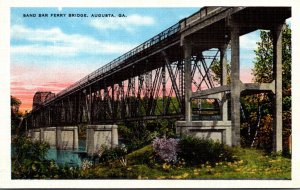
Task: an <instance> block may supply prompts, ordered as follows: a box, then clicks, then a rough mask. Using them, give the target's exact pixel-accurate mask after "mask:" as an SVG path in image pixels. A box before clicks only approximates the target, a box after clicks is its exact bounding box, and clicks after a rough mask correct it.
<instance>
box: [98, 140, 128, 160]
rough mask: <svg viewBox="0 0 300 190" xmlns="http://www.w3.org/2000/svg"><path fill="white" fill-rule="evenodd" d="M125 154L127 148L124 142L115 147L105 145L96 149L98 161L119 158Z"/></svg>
mask: <svg viewBox="0 0 300 190" xmlns="http://www.w3.org/2000/svg"><path fill="white" fill-rule="evenodd" d="M126 154H127V148H126V147H125V145H124V144H122V145H120V146H116V147H115V148H108V147H107V146H102V147H101V149H100V150H99V151H98V158H99V162H100V163H104V162H108V161H113V160H116V159H120V158H121V157H123V156H125V155H126Z"/></svg>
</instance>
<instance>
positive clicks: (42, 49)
mask: <svg viewBox="0 0 300 190" xmlns="http://www.w3.org/2000/svg"><path fill="white" fill-rule="evenodd" d="M199 9H200V7H196V8H195V7H193V8H58V7H57V8H11V32H10V33H11V92H12V94H13V95H15V96H17V97H19V98H21V100H22V102H23V103H24V104H25V105H27V107H28V106H29V105H30V104H31V101H32V97H33V94H34V92H35V91H38V90H49V91H52V92H55V93H57V92H59V91H61V90H62V89H64V88H65V87H67V86H68V85H70V84H72V83H74V82H76V81H78V80H79V79H81V78H83V77H84V76H86V75H87V74H89V73H91V72H92V71H94V70H96V69H98V68H99V67H101V66H103V65H105V64H106V63H108V62H110V61H112V60H113V59H115V58H117V57H118V56H120V55H122V54H124V53H126V52H127V51H129V50H131V49H133V48H134V47H136V46H138V45H139V44H141V43H143V42H144V41H146V40H148V39H150V38H151V37H153V36H155V35H156V34H158V33H159V32H161V31H163V30H165V29H167V28H168V27H170V26H172V25H173V24H176V23H177V22H178V21H179V20H181V19H183V18H185V17H188V16H189V15H191V14H193V13H194V12H196V11H198V10H199ZM24 14H25V15H28V14H36V17H24ZM39 14H48V17H39ZM51 14H67V15H68V14H87V15H88V16H89V17H86V18H82V17H72V18H70V17H68V16H66V17H52V16H51ZM91 14H114V15H115V17H113V18H107V17H106V18H104V17H100V18H91V17H90V16H91ZM119 14H124V15H126V17H118V15H119ZM258 40H259V31H256V32H253V33H250V34H248V35H245V36H242V37H240V43H241V72H242V73H246V75H247V76H245V74H243V77H244V78H245V79H246V80H248V81H249V80H251V79H249V78H250V77H251V68H252V66H253V64H252V60H253V58H254V56H255V54H254V52H253V50H254V49H255V48H256V42H257V41H258ZM28 108H29V107H28Z"/></svg>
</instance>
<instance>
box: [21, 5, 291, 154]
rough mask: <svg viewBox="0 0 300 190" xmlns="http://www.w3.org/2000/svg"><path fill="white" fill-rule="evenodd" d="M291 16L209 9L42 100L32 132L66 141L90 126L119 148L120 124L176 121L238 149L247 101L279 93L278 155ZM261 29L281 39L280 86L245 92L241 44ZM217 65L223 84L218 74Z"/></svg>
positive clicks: (277, 52)
mask: <svg viewBox="0 0 300 190" xmlns="http://www.w3.org/2000/svg"><path fill="white" fill-rule="evenodd" d="M290 16H291V8H290V7H203V8H201V9H200V10H199V11H198V12H196V13H194V14H193V15H191V16H189V17H187V18H185V19H182V20H180V21H179V22H178V23H176V24H175V25H173V26H171V27H170V28H167V29H166V30H164V31H162V32H161V33H159V34H158V35H156V36H154V37H153V38H151V39H149V40H147V41H145V42H144V43H142V44H141V45H139V46H137V47H136V48H134V49H132V50H131V51H129V52H127V53H125V54H124V55H122V56H120V57H118V58H116V59H114V60H112V61H111V62H109V63H108V64H106V65H104V66H103V67H101V68H99V69H97V70H96V71H94V72H92V73H91V74H89V75H87V76H86V77H84V78H82V79H81V80H79V81H78V82H76V83H74V84H73V85H71V86H69V87H68V88H66V89H64V90H63V91H61V92H59V93H58V94H56V95H54V94H51V93H44V94H43V93H41V92H39V93H37V94H36V95H35V97H34V107H33V110H32V111H31V113H30V114H29V116H28V117H27V118H26V121H27V124H28V128H30V129H31V130H32V131H38V130H40V131H39V136H40V137H41V136H45V135H41V130H42V129H43V130H48V129H50V128H51V127H56V129H55V130H56V131H57V128H58V127H60V128H61V129H60V132H59V133H63V131H61V130H63V129H66V126H72V127H71V128H70V129H69V130H68V131H73V130H74V128H73V126H78V125H79V124H86V125H89V126H90V128H89V130H90V131H91V130H94V131H96V130H98V128H101V130H102V129H105V127H106V126H110V127H106V130H108V131H110V132H111V133H110V135H111V136H112V138H113V139H114V140H112V141H113V142H114V144H116V143H117V141H116V138H117V132H116V124H118V123H122V122H125V121H144V120H154V119H158V118H165V119H168V118H175V119H177V120H178V121H177V122H176V132H177V133H178V134H180V135H182V134H189V135H196V136H200V137H210V138H213V139H219V140H221V141H222V142H224V143H226V144H228V145H232V146H238V145H239V144H240V96H241V94H255V93H261V92H273V94H274V100H273V105H274V118H275V122H274V129H275V130H274V131H275V132H274V150H276V151H279V150H282V92H281V91H282V31H283V28H284V23H285V20H286V19H287V18H289V17H290ZM257 29H266V30H270V31H271V32H272V34H273V37H274V51H273V54H274V62H273V64H274V66H273V70H274V71H273V73H274V76H273V82H271V83H268V84H253V83H248V84H244V83H242V82H241V80H240V53H239V51H240V41H239V37H240V36H241V35H244V34H247V33H250V32H252V31H255V30H257ZM229 49H230V51H228V50H229ZM228 52H230V55H227V54H229V53H228ZM227 57H229V59H230V60H231V63H230V65H231V67H230V68H231V70H230V77H231V83H230V84H227V80H226V79H227V69H226V64H227ZM216 62H217V63H218V64H219V66H220V68H221V77H220V83H217V82H216V81H215V80H214V79H213V76H214V73H213V72H212V71H211V65H212V63H216ZM45 94H46V95H47V96H45ZM42 95H44V96H43V98H42ZM201 99H207V100H208V99H209V100H213V101H214V102H215V103H216V104H217V106H216V107H215V108H214V111H216V113H218V114H219V115H218V117H208V118H205V117H201V113H203V110H201V109H200V108H199V107H200V106H198V105H201V104H200V103H199V102H201ZM199 113H200V114H199ZM210 113H211V112H210ZM95 126H96V128H97V129H96V128H95ZM53 130H54V129H53ZM99 130H100V129H99ZM50 131H52V129H51V130H50ZM49 134H50V132H48V135H49ZM72 134H73V133H72ZM74 134H76V131H75V132H74ZM74 134H73V137H74V138H75V136H76V135H74ZM91 134H92V133H91ZM65 135H66V136H70V135H71V133H70V134H68V133H67V132H65ZM46 136H47V135H46ZM71 136H72V135H71ZM91 136H92V135H91ZM57 138H58V137H57ZM59 138H61V137H59ZM94 140H95V139H94ZM94 140H93V142H94ZM73 144H76V143H73ZM74 146H75V145H74Z"/></svg>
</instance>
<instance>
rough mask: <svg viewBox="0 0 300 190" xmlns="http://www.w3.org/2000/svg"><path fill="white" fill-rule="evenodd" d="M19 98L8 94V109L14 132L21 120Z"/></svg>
mask: <svg viewBox="0 0 300 190" xmlns="http://www.w3.org/2000/svg"><path fill="white" fill-rule="evenodd" d="M21 104H22V102H21V100H19V99H18V98H16V97H14V96H10V110H11V129H12V131H13V132H16V131H17V130H18V129H17V128H18V126H19V123H20V121H21V117H22V113H21V112H20V111H19V108H20V105H21Z"/></svg>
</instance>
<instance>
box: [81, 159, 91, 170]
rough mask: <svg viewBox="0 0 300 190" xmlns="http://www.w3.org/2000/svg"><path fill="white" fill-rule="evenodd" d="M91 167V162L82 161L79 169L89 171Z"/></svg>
mask: <svg viewBox="0 0 300 190" xmlns="http://www.w3.org/2000/svg"><path fill="white" fill-rule="evenodd" d="M92 166H93V163H92V162H91V161H88V160H83V162H82V165H81V168H82V169H83V170H87V169H90V168H91V167H92Z"/></svg>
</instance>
